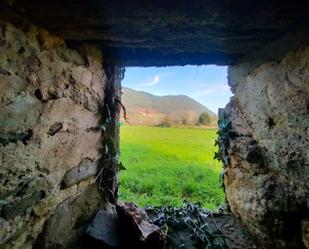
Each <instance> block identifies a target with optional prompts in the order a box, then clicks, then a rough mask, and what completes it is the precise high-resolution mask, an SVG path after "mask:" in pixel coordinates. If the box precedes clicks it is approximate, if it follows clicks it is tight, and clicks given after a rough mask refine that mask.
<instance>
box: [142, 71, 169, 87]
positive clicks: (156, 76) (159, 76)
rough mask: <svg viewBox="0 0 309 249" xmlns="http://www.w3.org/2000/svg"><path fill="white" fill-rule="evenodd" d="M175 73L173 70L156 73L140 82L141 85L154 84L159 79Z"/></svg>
mask: <svg viewBox="0 0 309 249" xmlns="http://www.w3.org/2000/svg"><path fill="white" fill-rule="evenodd" d="M173 74H174V73H173V72H168V73H160V74H156V75H154V76H152V77H150V78H148V79H147V80H146V81H145V82H143V83H141V84H139V85H140V86H154V85H156V84H158V83H159V81H160V80H161V79H163V78H166V77H170V76H172V75H173Z"/></svg>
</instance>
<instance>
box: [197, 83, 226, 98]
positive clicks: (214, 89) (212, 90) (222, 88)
mask: <svg viewBox="0 0 309 249" xmlns="http://www.w3.org/2000/svg"><path fill="white" fill-rule="evenodd" d="M229 90H230V88H229V86H228V85H212V86H209V87H208V88H207V89H204V90H202V91H198V92H195V94H194V96H196V97H198V96H207V95H210V94H212V93H222V92H226V91H229Z"/></svg>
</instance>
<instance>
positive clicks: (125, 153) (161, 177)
mask: <svg viewBox="0 0 309 249" xmlns="http://www.w3.org/2000/svg"><path fill="white" fill-rule="evenodd" d="M216 131H217V130H216V129H191V128H156V127H139V126H124V127H121V130H120V132H121V135H120V137H121V161H122V163H123V165H124V166H125V167H126V169H127V170H123V171H121V173H120V191H119V194H120V199H122V200H125V201H133V202H135V203H137V204H139V205H140V206H145V205H172V206H180V205H181V204H182V203H183V200H188V201H190V202H199V203H201V204H202V205H203V206H204V207H207V208H209V209H215V208H216V207H218V206H219V205H220V204H222V203H223V199H224V194H223V191H222V189H221V188H220V181H219V174H220V171H221V164H220V163H219V162H218V161H216V160H214V159H213V157H214V152H215V151H216V150H217V148H216V147H215V146H214V143H215V139H216Z"/></svg>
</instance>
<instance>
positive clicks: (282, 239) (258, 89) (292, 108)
mask: <svg viewBox="0 0 309 249" xmlns="http://www.w3.org/2000/svg"><path fill="white" fill-rule="evenodd" d="M270 54H271V52H270ZM251 58H252V57H251ZM252 65H255V66H252ZM228 80H229V85H230V86H231V88H232V91H233V92H234V94H235V95H234V96H233V97H232V98H231V101H230V102H229V104H228V105H227V106H226V107H225V109H223V110H220V113H219V116H220V120H219V126H220V131H219V134H220V138H219V143H220V153H221V158H222V159H223V162H224V165H225V168H224V172H225V175H224V186H225V192H226V198H227V202H228V204H229V207H230V209H231V211H232V212H233V213H234V214H235V215H236V216H238V217H239V218H240V219H241V221H242V223H243V224H245V225H246V226H247V228H248V229H249V231H250V232H251V233H252V234H253V235H254V236H255V237H256V238H257V239H258V240H259V241H260V243H261V244H262V245H263V246H265V247H266V248H290V249H291V248H303V247H304V243H303V242H302V237H303V240H305V238H307V239H308V234H302V232H301V224H303V231H305V232H303V233H308V230H309V229H308V227H307V228H305V227H304V226H305V224H307V225H308V222H306V221H305V220H306V218H308V217H309V143H308V139H309V130H308V127H309V123H308V122H309V114H308V113H309V102H308V96H309V47H303V48H299V49H298V50H295V51H290V52H288V53H287V54H286V55H285V56H284V58H281V59H280V60H276V61H270V62H264V63H260V64H254V60H251V61H249V60H248V61H247V62H244V63H240V64H238V65H235V66H232V67H230V68H229V72H228ZM307 244H308V241H307Z"/></svg>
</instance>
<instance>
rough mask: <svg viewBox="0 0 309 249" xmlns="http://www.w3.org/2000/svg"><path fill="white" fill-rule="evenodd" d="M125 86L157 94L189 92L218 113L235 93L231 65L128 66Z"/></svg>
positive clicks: (123, 83) (124, 81)
mask: <svg viewBox="0 0 309 249" xmlns="http://www.w3.org/2000/svg"><path fill="white" fill-rule="evenodd" d="M122 86H124V87H129V88H132V89H135V90H138V91H145V92H149V93H151V94H154V95H160V96H162V95H187V96H189V97H191V98H193V99H195V100H197V101H198V102H200V103H201V104H203V105H205V106H206V107H208V108H209V109H210V110H212V111H213V112H215V113H217V112H218V108H223V107H224V106H225V105H226V104H227V103H228V101H229V99H230V97H231V96H232V93H231V91H230V88H229V86H228V84H227V67H219V66H213V65H211V66H184V67H181V66H177V67H127V68H126V72H125V77H124V79H123V81H122Z"/></svg>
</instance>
